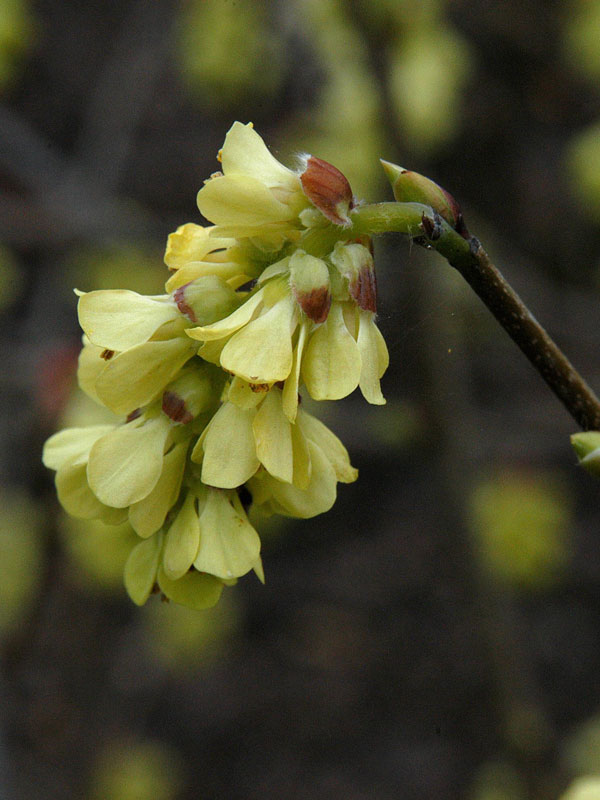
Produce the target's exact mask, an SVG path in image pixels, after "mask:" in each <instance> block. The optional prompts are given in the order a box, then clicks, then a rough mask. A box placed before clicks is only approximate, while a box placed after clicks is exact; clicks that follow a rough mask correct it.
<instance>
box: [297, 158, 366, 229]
mask: <svg viewBox="0 0 600 800" xmlns="http://www.w3.org/2000/svg"><path fill="white" fill-rule="evenodd" d="M300 183H301V184H302V189H303V190H304V194H305V195H306V196H307V197H308V199H309V200H310V202H311V203H312V204H313V205H314V206H316V207H317V208H318V209H319V211H321V212H322V213H323V214H324V215H325V216H326V217H327V219H328V220H330V221H331V222H333V223H335V224H336V225H343V226H344V227H347V226H348V225H350V217H349V216H348V213H349V211H350V210H351V209H352V208H353V207H354V199H353V197H352V189H351V188H350V184H349V183H348V179H347V178H346V176H345V175H343V174H342V173H341V172H340V171H339V169H337V167H334V166H333V165H332V164H329V163H328V162H327V161H323V160H322V159H321V158H316V157H315V156H308V158H307V161H306V168H305V170H304V172H303V173H302V174H301V175H300Z"/></svg>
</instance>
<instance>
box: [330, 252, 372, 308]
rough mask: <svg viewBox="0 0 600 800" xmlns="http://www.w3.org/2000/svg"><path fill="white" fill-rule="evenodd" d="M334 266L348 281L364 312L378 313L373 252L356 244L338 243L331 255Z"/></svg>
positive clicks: (357, 303) (354, 297) (357, 302)
mask: <svg viewBox="0 0 600 800" xmlns="http://www.w3.org/2000/svg"><path fill="white" fill-rule="evenodd" d="M331 260H332V262H333V264H334V265H335V266H336V267H337V268H338V270H339V271H340V273H341V274H342V275H343V276H344V277H345V278H347V279H348V291H349V293H350V296H351V297H352V298H353V299H354V301H355V302H356V305H357V306H358V307H359V308H361V309H362V310H363V311H373V312H376V311H377V283H376V279H375V266H374V264H373V256H372V255H371V252H370V251H369V250H368V249H367V248H366V247H365V246H364V245H362V244H358V243H356V242H350V243H347V242H338V243H337V244H336V246H335V247H334V250H333V253H332V254H331Z"/></svg>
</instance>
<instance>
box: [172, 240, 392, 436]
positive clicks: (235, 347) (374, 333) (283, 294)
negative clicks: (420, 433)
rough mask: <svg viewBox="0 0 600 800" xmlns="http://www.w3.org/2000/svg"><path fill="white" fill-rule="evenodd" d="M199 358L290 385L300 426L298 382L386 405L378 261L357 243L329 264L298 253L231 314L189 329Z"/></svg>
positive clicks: (331, 395) (267, 274)
mask: <svg viewBox="0 0 600 800" xmlns="http://www.w3.org/2000/svg"><path fill="white" fill-rule="evenodd" d="M186 332H187V334H188V336H190V337H192V338H194V339H198V340H200V341H203V342H205V345H204V346H203V347H201V348H200V351H199V355H201V356H202V357H204V358H206V359H207V360H210V361H213V362H214V363H218V364H220V365H221V367H223V369H225V370H227V371H228V372H231V373H233V374H234V375H237V376H238V377H240V378H242V379H243V380H246V381H248V382H250V383H255V384H268V385H272V384H274V383H276V382H279V381H285V386H284V410H285V413H286V416H287V417H288V419H289V420H290V421H292V422H293V421H294V419H295V415H296V409H297V396H298V388H299V383H300V379H301V378H302V379H303V381H304V383H305V384H306V388H307V390H308V392H309V394H310V395H311V396H312V397H313V398H314V399H315V400H337V399H339V398H341V397H345V396H346V395H348V394H350V392H352V391H354V389H356V387H357V386H360V389H361V391H362V393H363V395H364V396H365V398H366V399H367V400H368V401H369V402H370V403H377V404H381V403H384V402H385V400H384V398H383V396H382V394H381V389H380V386H379V380H380V378H381V376H382V375H383V373H384V372H385V370H386V368H387V365H388V360H389V359H388V353H387V348H386V346H385V342H384V340H383V337H382V336H381V333H380V332H379V329H378V328H377V326H376V324H375V283H374V267H373V259H372V256H371V253H370V252H369V250H368V249H367V248H366V247H365V246H364V245H362V244H359V243H347V242H338V244H336V246H335V248H334V249H333V251H332V253H331V254H330V256H329V257H328V258H327V259H325V260H323V259H318V258H315V257H314V256H311V255H308V254H307V253H305V252H304V251H302V250H296V251H295V252H294V253H293V255H292V256H290V257H286V258H284V259H282V260H281V261H278V262H276V263H275V264H272V265H271V266H270V267H268V268H267V269H266V270H265V271H264V272H263V274H262V275H261V277H260V278H259V280H258V286H257V288H256V289H255V290H254V291H253V292H252V293H251V294H250V295H249V297H248V298H247V300H246V301H245V302H244V303H243V304H242V305H241V306H240V307H239V308H238V309H236V310H235V311H234V312H233V313H232V314H230V315H229V316H228V317H225V318H224V319H221V320H219V321H217V322H214V323H212V324H211V325H205V326H198V327H195V328H189V329H188V330H187V331H186Z"/></svg>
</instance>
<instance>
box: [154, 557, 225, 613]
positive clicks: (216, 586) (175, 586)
mask: <svg viewBox="0 0 600 800" xmlns="http://www.w3.org/2000/svg"><path fill="white" fill-rule="evenodd" d="M158 585H159V586H160V590H161V591H162V593H163V594H164V595H165V597H168V598H169V600H172V601H173V602H174V603H179V605H182V606H187V607H188V608H194V609H196V610H198V611H199V610H201V609H203V608H212V606H214V605H216V604H217V603H218V602H219V598H220V597H221V592H222V591H223V586H224V584H223V581H220V580H219V579H218V578H215V577H214V575H206V574H205V573H200V572H196V571H195V570H191V571H190V572H187V573H186V574H185V575H184V576H183V577H182V578H179V580H176V581H172V580H171V579H170V578H168V577H167V576H166V575H165V572H164V570H163V569H161V568H160V567H159V569H158Z"/></svg>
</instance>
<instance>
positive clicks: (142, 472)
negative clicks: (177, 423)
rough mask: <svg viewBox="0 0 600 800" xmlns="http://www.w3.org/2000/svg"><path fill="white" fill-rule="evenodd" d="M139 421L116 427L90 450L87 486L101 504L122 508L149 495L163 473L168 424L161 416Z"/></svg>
mask: <svg viewBox="0 0 600 800" xmlns="http://www.w3.org/2000/svg"><path fill="white" fill-rule="evenodd" d="M138 422H139V421H138V420H136V421H135V422H129V423H128V424H126V425H121V426H119V427H118V428H115V429H114V430H113V431H111V432H110V433H107V434H106V435H105V436H102V437H101V438H100V439H98V441H97V442H96V443H95V444H94V445H93V446H92V449H91V450H90V456H89V461H88V468H87V477H88V481H89V484H90V487H91V489H92V491H93V492H94V494H95V495H96V496H97V497H98V498H99V499H100V500H101V501H102V502H103V503H106V505H111V506H114V507H115V508H125V507H126V506H129V505H131V504H132V503H137V502H138V501H139V500H142V499H143V498H144V497H146V496H147V495H149V494H150V492H151V491H152V490H153V489H154V487H155V486H156V483H157V481H158V479H159V478H160V474H161V472H162V466H163V453H164V449H165V443H166V440H167V436H168V435H169V432H170V430H171V423H170V421H169V420H168V419H167V417H165V416H164V415H163V414H161V415H160V416H159V417H156V418H154V419H150V420H144V421H142V423H141V424H136V423H138Z"/></svg>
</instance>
